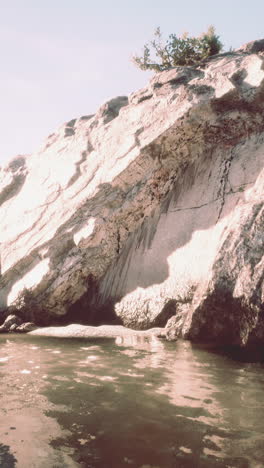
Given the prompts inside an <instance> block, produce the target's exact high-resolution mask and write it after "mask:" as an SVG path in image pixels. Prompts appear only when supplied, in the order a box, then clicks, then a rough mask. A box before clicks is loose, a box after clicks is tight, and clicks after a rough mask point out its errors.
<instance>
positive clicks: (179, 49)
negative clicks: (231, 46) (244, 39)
mask: <svg viewBox="0 0 264 468" xmlns="http://www.w3.org/2000/svg"><path fill="white" fill-rule="evenodd" d="M222 47H223V45H222V43H221V42H220V40H219V36H217V35H216V34H215V28H214V27H213V26H210V27H209V28H208V30H207V31H206V32H205V33H203V34H202V35H201V36H199V37H190V36H188V34H187V33H185V34H184V35H183V36H182V37H177V36H176V34H170V35H169V39H167V41H166V43H164V42H163V40H162V35H161V32H160V28H157V29H156V31H155V33H154V39H153V40H152V41H151V42H150V43H149V44H145V45H144V49H143V55H142V56H141V57H140V56H137V55H135V56H134V57H133V58H132V61H133V63H134V64H135V65H136V66H137V67H139V68H140V69H141V70H154V71H155V72H160V71H163V70H167V69H168V68H171V67H176V66H183V65H194V64H196V63H198V62H200V61H201V60H203V59H206V58H208V57H211V56H212V55H215V54H218V53H219V52H220V51H221V50H222ZM153 53H154V55H155V58H154V59H153V58H152V54H153Z"/></svg>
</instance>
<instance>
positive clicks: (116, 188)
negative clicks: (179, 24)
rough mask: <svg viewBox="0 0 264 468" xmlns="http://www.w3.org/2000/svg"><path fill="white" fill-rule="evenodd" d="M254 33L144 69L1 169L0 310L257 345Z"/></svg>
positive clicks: (261, 97)
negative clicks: (146, 77) (89, 112)
mask: <svg viewBox="0 0 264 468" xmlns="http://www.w3.org/2000/svg"><path fill="white" fill-rule="evenodd" d="M263 165H264V40H262V41H254V42H252V43H250V44H246V45H245V46H244V47H242V48H241V49H238V50H237V51H235V52H230V53H224V54H219V55H217V56H215V57H212V58H210V59H208V60H206V61H204V62H202V63H200V64H199V65H198V66H195V67H176V68H173V69H170V70H168V71H165V72H162V73H159V74H156V75H155V76H154V77H153V78H152V80H151V81H150V83H149V85H148V86H147V87H146V88H144V89H142V90H140V91H138V92H136V93H133V94H132V95H130V96H129V97H128V98H127V97H125V96H120V97H117V98H115V99H112V100H110V101H109V102H107V103H106V104H104V105H103V106H102V107H101V108H100V109H99V111H98V112H97V113H96V114H95V115H93V116H83V117H81V118H79V119H74V120H71V121H70V122H68V123H66V124H65V125H63V126H62V127H61V128H60V129H59V130H58V131H57V132H56V133H54V134H52V135H50V136H49V137H48V139H47V141H46V142H45V144H44V145H43V147H42V148H41V149H40V151H39V152H38V153H36V154H32V155H29V156H27V157H24V156H18V157H17V158H14V159H13V160H12V161H10V162H9V163H8V164H7V165H6V166H5V167H4V168H2V169H1V170H0V223H1V230H0V243H1V244H0V253H1V277H0V310H1V314H2V317H5V316H6V314H7V313H8V312H9V311H12V312H14V311H15V312H16V313H18V314H21V315H23V318H25V319H27V320H34V321H35V322H36V323H38V324H40V325H47V324H52V323H63V322H64V323H66V322H74V321H75V322H76V321H77V322H78V321H82V322H83V323H88V324H99V323H103V322H104V323H110V322H111V321H116V322H119V323H122V324H124V325H126V326H129V327H132V328H135V329H148V328H150V327H160V326H165V325H166V324H167V329H166V330H167V332H166V333H167V337H168V339H175V338H177V337H179V336H180V337H184V338H187V339H191V340H200V341H213V342H219V343H225V344H235V345H239V346H244V345H246V344H256V343H262V344H263V343H264V320H263V317H264V305H263V303H264V283H263V277H264V260H263V251H264V234H263V231H264V230H263V228H264V210H263V198H264V170H263Z"/></svg>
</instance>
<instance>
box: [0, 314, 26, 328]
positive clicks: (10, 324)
mask: <svg viewBox="0 0 264 468" xmlns="http://www.w3.org/2000/svg"><path fill="white" fill-rule="evenodd" d="M21 323H22V320H21V318H20V317H18V316H17V315H14V314H12V315H8V317H7V318H6V319H5V321H4V323H3V324H2V325H1V326H0V333H7V332H9V331H13V330H15V329H16V328H17V327H18V326H19V325H20V324H21Z"/></svg>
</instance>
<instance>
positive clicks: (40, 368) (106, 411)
mask: <svg viewBox="0 0 264 468" xmlns="http://www.w3.org/2000/svg"><path fill="white" fill-rule="evenodd" d="M0 345H1V357H0V364H1V367H0V372H1V387H0V393H1V403H2V404H1V409H0V411H1V414H0V416H1V426H0V431H1V432H0V434H1V437H0V441H1V444H2V447H4V448H3V449H2V451H1V445H0V466H1V462H2V464H3V463H4V462H5V460H9V463H10V465H8V468H9V467H12V466H17V467H18V468H19V467H22V468H24V467H27V468H30V467H32V468H33V467H34V466H37V467H41V468H50V467H51V466H54V467H55V466H56V468H59V467H72V466H73V467H76V466H87V467H89V466H91V467H95V468H97V467H98V468H103V467H107V468H108V467H109V468H111V467H114V468H119V467H120V468H121V467H124V466H131V467H132V468H139V467H143V466H144V467H154V466H159V467H161V468H167V467H168V468H169V467H178V466H179V467H183V468H191V467H196V466H197V467H201V468H211V467H218V468H224V467H225V468H227V467H228V466H230V467H231V466H232V467H234V468H236V467H238V468H242V467H243V468H244V467H248V468H257V467H262V466H264V446H263V431H264V424H263V416H264V403H263V397H262V395H263V386H264V374H263V366H262V364H244V363H242V362H236V361H234V360H232V359H231V358H229V357H228V356H223V355H219V354H216V353H210V352H208V351H207V350H205V349H202V348H199V347H195V346H192V345H190V344H189V343H181V342H178V343H176V344H175V343H165V342H162V341H160V340H158V339H157V338H155V337H153V339H142V338H141V339H140V341H139V342H137V341H136V340H135V337H133V340H131V339H130V340H129V339H128V337H125V338H120V339H117V340H116V342H114V341H113V340H97V341H96V342H95V341H90V342H89V341H87V340H85V341H84V340H81V341H79V340H69V339H68V340H58V339H55V338H51V339H50V338H44V337H39V338H38V337H29V336H17V337H14V339H11V338H9V339H8V340H6V339H4V338H0ZM25 359H26V360H25ZM25 441H26V442H25ZM29 441H30V443H29ZM1 457H2V458H1ZM4 457H5V458H4ZM12 457H13V458H12ZM15 458H16V459H17V462H16V465H14V463H15ZM2 460H4V462H3V461H2ZM36 460H37V462H36ZM11 463H13V465H12V464H11ZM36 463H37V465H36Z"/></svg>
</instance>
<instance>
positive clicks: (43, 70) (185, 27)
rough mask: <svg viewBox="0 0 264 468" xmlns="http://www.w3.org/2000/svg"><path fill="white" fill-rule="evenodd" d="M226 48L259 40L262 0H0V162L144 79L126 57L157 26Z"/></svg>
mask: <svg viewBox="0 0 264 468" xmlns="http://www.w3.org/2000/svg"><path fill="white" fill-rule="evenodd" d="M210 24H213V25H214V26H215V28H216V32H217V34H218V35H219V36H220V39H221V40H222V42H223V43H224V46H225V49H229V48H230V47H231V46H232V47H233V48H237V47H239V46H240V45H242V44H244V43H245V42H249V41H251V40H253V39H261V38H264V1H263V0H251V1H248V0H221V1H212V0H185V1H183V0H180V1H179V0H129V1H127V0H111V1H110V0H109V1H107V0H0V52H1V54H0V57H1V67H0V97H1V116H0V129H1V133H0V136H1V137H0V165H1V164H2V163H3V162H4V161H6V159H9V158H10V157H12V156H15V155H17V154H27V153H31V152H33V151H36V150H37V149H38V147H39V146H40V145H41V144H42V142H43V140H44V139H45V138H46V137H47V136H48V134H49V133H52V132H54V131H55V130H56V128H57V127H58V126H60V125H61V124H62V123H64V122H66V121H68V120H71V119H73V118H76V117H80V116H82V115H87V114H91V113H94V112H95V111H96V110H97V108H98V107H99V106H100V105H101V104H102V103H103V102H105V101H106V100H107V99H109V98H111V97H115V96H118V95H128V94H129V93H131V92H133V91H135V90H137V89H139V88H140V87H143V86H145V85H146V84H147V82H148V79H149V76H151V74H150V73H146V72H143V71H140V70H138V69H136V68H135V67H134V65H133V64H132V63H131V61H130V59H131V56H132V55H133V53H139V54H140V52H141V50H142V47H143V45H144V44H145V43H146V42H148V41H149V40H150V39H152V36H153V31H154V29H155V28H156V27H157V26H160V27H161V30H162V32H163V33H164V37H165V38H166V36H168V35H169V34H170V33H175V34H178V35H181V34H182V33H183V32H185V31H187V32H189V34H190V35H199V34H200V33H202V32H203V31H205V30H206V29H207V28H208V26H209V25H210Z"/></svg>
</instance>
